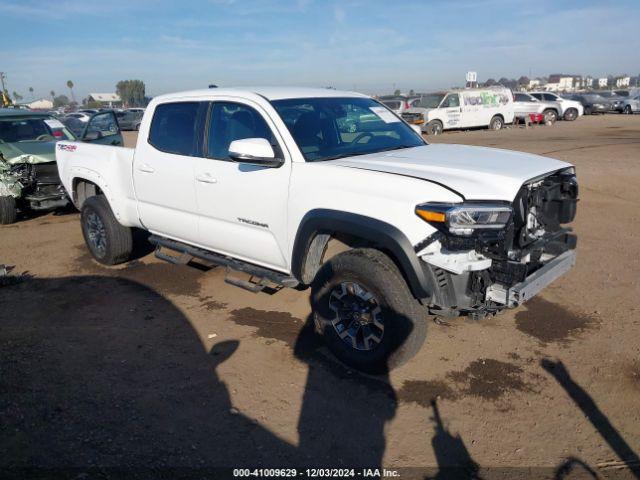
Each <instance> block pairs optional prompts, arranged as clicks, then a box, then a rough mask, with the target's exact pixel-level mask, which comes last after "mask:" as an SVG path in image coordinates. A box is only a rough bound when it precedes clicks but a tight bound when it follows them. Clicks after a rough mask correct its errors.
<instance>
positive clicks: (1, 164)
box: [0, 153, 69, 210]
mask: <svg viewBox="0 0 640 480" xmlns="http://www.w3.org/2000/svg"><path fill="white" fill-rule="evenodd" d="M0 196H9V197H13V198H15V199H16V203H17V205H18V206H19V207H20V208H28V209H30V210H52V209H55V208H59V207H64V206H66V205H68V204H69V198H68V196H67V194H66V191H65V190H64V187H63V186H62V184H61V182H60V177H59V175H58V167H57V165H56V162H55V161H52V160H51V159H50V158H47V157H46V156H40V155H30V154H24V155H18V156H15V157H13V158H10V159H6V158H5V157H4V156H3V155H2V154H1V153H0Z"/></svg>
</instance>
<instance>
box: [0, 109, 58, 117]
mask: <svg viewBox="0 0 640 480" xmlns="http://www.w3.org/2000/svg"><path fill="white" fill-rule="evenodd" d="M42 116H45V117H50V116H51V115H50V114H49V113H47V112H34V111H33V110H24V109H22V108H0V117H42Z"/></svg>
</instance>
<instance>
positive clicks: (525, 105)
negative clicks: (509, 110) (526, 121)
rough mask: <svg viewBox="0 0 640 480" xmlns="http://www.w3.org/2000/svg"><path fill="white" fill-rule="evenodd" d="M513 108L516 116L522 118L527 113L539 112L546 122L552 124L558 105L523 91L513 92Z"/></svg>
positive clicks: (555, 117) (556, 117) (555, 118)
mask: <svg viewBox="0 0 640 480" xmlns="http://www.w3.org/2000/svg"><path fill="white" fill-rule="evenodd" d="M513 110H514V112H515V115H516V118H520V119H523V118H524V117H525V116H527V115H531V114H540V115H542V116H543V119H544V122H545V123H546V124H553V123H555V122H556V120H557V119H558V116H559V109H558V106H557V105H555V104H554V103H551V102H543V101H541V100H538V99H537V98H535V97H533V96H531V95H529V94H528V93H524V92H515V93H514V94H513Z"/></svg>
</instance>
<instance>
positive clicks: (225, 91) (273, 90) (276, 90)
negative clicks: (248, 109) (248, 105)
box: [154, 87, 367, 100]
mask: <svg viewBox="0 0 640 480" xmlns="http://www.w3.org/2000/svg"><path fill="white" fill-rule="evenodd" d="M224 95H229V96H241V97H242V96H246V97H251V96H254V95H258V96H261V97H263V98H266V99H267V100H285V99H292V98H319V97H320V98H331V97H333V98H336V97H362V98H367V95H363V94H361V93H356V92H346V91H341V90H333V89H331V88H303V87H238V88H207V89H203V90H191V91H187V92H176V93H168V94H165V95H160V96H158V97H155V98H154V100H156V99H157V100H177V99H180V98H194V97H199V98H206V97H214V96H224Z"/></svg>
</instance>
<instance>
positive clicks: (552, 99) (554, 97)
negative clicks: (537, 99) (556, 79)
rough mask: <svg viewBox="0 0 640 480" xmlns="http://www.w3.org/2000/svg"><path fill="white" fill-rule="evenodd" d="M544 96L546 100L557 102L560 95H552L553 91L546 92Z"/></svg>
mask: <svg viewBox="0 0 640 480" xmlns="http://www.w3.org/2000/svg"><path fill="white" fill-rule="evenodd" d="M543 98H544V99H545V100H548V101H550V102H555V101H557V100H558V97H556V96H555V95H552V94H551V93H545V94H544V95H543Z"/></svg>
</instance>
